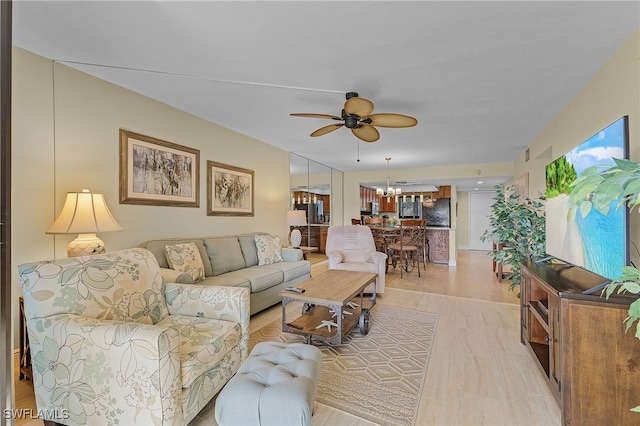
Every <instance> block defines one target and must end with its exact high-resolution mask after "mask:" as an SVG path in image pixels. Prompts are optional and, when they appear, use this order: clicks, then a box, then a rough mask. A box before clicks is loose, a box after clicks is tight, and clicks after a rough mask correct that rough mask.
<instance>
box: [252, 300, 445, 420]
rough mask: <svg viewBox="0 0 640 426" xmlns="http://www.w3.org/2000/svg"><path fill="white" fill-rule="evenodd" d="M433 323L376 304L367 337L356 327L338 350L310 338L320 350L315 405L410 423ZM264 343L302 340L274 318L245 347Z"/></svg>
mask: <svg viewBox="0 0 640 426" xmlns="http://www.w3.org/2000/svg"><path fill="white" fill-rule="evenodd" d="M437 324H438V314H434V313H428V312H419V311H413V310H408V309H402V308H394V307H389V306H384V305H379V304H378V305H375V306H374V307H373V309H372V310H371V328H370V331H369V334H367V335H366V336H363V335H361V334H360V332H359V328H358V327H356V328H355V329H354V330H353V331H352V332H351V334H350V335H349V336H348V338H347V339H346V341H345V343H344V344H343V345H341V346H328V345H326V344H323V343H322V341H321V340H319V339H318V340H315V339H314V343H315V344H316V346H318V348H320V350H321V351H322V370H321V374H320V383H319V387H318V396H317V398H316V401H317V402H319V403H322V404H325V405H328V406H330V407H333V408H336V409H338V410H341V411H344V412H347V413H350V414H352V415H355V416H358V417H360V418H363V419H366V420H369V421H372V422H374V423H378V424H381V425H413V424H415V419H416V415H417V411H418V403H419V402H420V396H421V394H422V387H423V384H424V380H425V375H426V372H427V366H428V364H429V355H430V353H431V347H432V344H433V339H434V337H435V332H436V327H437ZM263 341H281V342H304V341H305V339H304V337H302V336H298V335H294V334H290V333H283V332H282V325H281V322H280V320H276V321H273V322H272V323H270V324H268V325H267V326H265V327H263V328H261V329H260V330H257V331H256V332H254V333H252V334H251V340H250V343H249V344H250V347H251V348H253V346H254V345H255V344H256V343H258V342H263Z"/></svg>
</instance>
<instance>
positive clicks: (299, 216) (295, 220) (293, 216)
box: [287, 210, 307, 248]
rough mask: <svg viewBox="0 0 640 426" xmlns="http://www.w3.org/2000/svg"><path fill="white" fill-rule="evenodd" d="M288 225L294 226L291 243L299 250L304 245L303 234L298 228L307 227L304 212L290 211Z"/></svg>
mask: <svg viewBox="0 0 640 426" xmlns="http://www.w3.org/2000/svg"><path fill="white" fill-rule="evenodd" d="M287 225H289V226H293V227H294V228H293V230H292V231H291V232H290V233H289V241H291V245H292V246H293V247H294V248H299V247H300V243H302V234H301V233H300V230H299V229H298V228H296V227H297V226H306V225H307V215H306V212H305V211H304V210H289V211H288V212H287Z"/></svg>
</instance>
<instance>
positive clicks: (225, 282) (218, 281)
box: [198, 274, 251, 289]
mask: <svg viewBox="0 0 640 426" xmlns="http://www.w3.org/2000/svg"><path fill="white" fill-rule="evenodd" d="M198 284H200V285H217V286H222V287H245V288H249V289H250V288H251V285H250V283H249V280H248V279H246V278H242V277H232V276H229V274H222V275H217V276H215V277H207V278H205V279H204V280H203V281H201V282H199V283H198Z"/></svg>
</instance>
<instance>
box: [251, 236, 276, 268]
mask: <svg viewBox="0 0 640 426" xmlns="http://www.w3.org/2000/svg"><path fill="white" fill-rule="evenodd" d="M254 238H255V240H256V248H257V250H258V265H270V264H272V263H278V262H282V253H281V248H280V238H279V237H277V236H275V237H274V236H272V235H256V236H255V237H254Z"/></svg>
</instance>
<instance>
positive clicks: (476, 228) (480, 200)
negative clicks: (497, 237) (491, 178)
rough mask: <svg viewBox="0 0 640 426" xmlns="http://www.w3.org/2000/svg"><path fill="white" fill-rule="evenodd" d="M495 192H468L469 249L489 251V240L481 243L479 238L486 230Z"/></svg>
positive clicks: (489, 226)
mask: <svg viewBox="0 0 640 426" xmlns="http://www.w3.org/2000/svg"><path fill="white" fill-rule="evenodd" d="M495 194H496V193H495V191H490V192H485V191H482V192H469V249H471V250H491V249H492V245H491V243H492V242H491V240H489V241H485V242H482V241H481V240H480V236H481V235H482V234H483V233H484V232H485V231H486V230H488V229H491V225H489V216H490V215H491V206H492V205H493V203H494V202H495V200H494V197H495Z"/></svg>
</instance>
